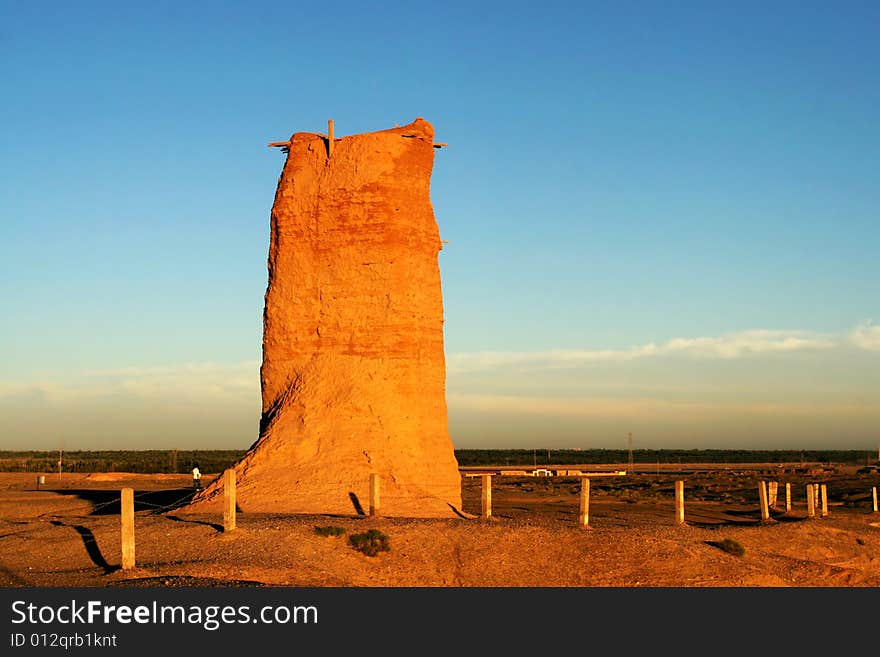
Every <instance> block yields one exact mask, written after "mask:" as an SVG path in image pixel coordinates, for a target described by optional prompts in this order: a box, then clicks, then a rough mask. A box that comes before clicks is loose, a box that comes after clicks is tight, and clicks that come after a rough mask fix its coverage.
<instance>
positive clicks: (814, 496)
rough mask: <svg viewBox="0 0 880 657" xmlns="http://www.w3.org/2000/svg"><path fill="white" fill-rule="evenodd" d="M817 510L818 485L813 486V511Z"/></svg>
mask: <svg viewBox="0 0 880 657" xmlns="http://www.w3.org/2000/svg"><path fill="white" fill-rule="evenodd" d="M818 508H819V484H813V509H818Z"/></svg>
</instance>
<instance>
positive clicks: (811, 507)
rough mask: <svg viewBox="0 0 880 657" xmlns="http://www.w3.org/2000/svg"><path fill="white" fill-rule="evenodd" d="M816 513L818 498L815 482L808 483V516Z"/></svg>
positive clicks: (810, 516)
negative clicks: (816, 496)
mask: <svg viewBox="0 0 880 657" xmlns="http://www.w3.org/2000/svg"><path fill="white" fill-rule="evenodd" d="M815 515H816V498H815V497H814V493H813V484H807V518H812V517H813V516H815Z"/></svg>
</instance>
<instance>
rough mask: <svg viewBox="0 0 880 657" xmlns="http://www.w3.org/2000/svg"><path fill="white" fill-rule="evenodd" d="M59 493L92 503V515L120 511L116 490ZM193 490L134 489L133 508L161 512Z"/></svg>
mask: <svg viewBox="0 0 880 657" xmlns="http://www.w3.org/2000/svg"><path fill="white" fill-rule="evenodd" d="M53 492H55V493H58V494H59V495H70V496H72V497H77V498H79V499H81V500H83V501H85V502H89V503H90V504H91V505H92V512H91V514H90V515H93V516H106V515H118V514H119V513H120V512H121V505H120V499H119V498H120V492H119V491H118V490H95V489H86V488H84V489H59V490H55V491H53ZM193 493H195V491H194V490H193V489H191V488H169V489H163V490H149V491H135V492H134V510H135V511H153V512H154V513H163V512H165V511H169V510H171V509H174V508H177V507H179V506H182V505H184V504H186V503H188V502H189V501H190V500H191V499H192V497H193Z"/></svg>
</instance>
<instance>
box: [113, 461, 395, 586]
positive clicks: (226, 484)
mask: <svg viewBox="0 0 880 657" xmlns="http://www.w3.org/2000/svg"><path fill="white" fill-rule="evenodd" d="M120 504H121V512H120V516H121V523H122V528H121V537H122V569H123V570H128V569H130V568H134V566H135V557H134V489H133V488H123V489H122V491H121V495H120ZM236 509H237V507H236V501H235V468H229V469H228V470H226V471H224V472H223V531H224V532H231V531H233V530H234V529H235V528H236ZM378 514H379V475H378V474H376V473H372V474H371V475H370V515H371V516H375V515H378Z"/></svg>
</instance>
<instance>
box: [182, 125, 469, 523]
mask: <svg viewBox="0 0 880 657" xmlns="http://www.w3.org/2000/svg"><path fill="white" fill-rule="evenodd" d="M334 137H335V138H334V139H333V142H332V157H329V149H328V146H327V136H326V135H322V134H319V133H304V132H298V133H295V134H294V135H293V136H292V137H291V139H290V140H289V142H284V143H283V144H281V143H279V144H273V145H283V146H284V147H285V148H286V149H288V155H287V160H286V163H285V165H284V169H283V171H282V173H281V176H280V179H279V181H278V188H277V191H276V194H275V202H274V205H273V207H272V215H271V236H270V244H269V257H268V286H267V289H266V295H265V305H264V313H263V362H262V366H261V369H260V379H261V385H262V398H263V408H262V419H261V422H260V435H259V438H258V440H257V441H256V442H255V443H254V444H253V445H252V447H251V448H250V450H249V451H248V453H247V454H246V455H245V456H244V457H243V459H242V460H241V461H240V462H239V463H238V464H236V466H235V469H236V475H237V476H236V479H237V502H238V505H239V508H240V509H241V510H242V511H243V512H260V511H271V512H275V513H277V512H287V513H343V514H344V513H351V514H354V513H356V512H357V510H358V509H359V508H360V509H362V508H363V507H364V506H366V505H367V504H368V502H369V500H367V499H364V497H365V493H366V494H368V490H369V482H370V477H371V475H375V476H376V477H379V478H381V481H382V515H384V516H404V517H447V516H448V517H453V516H455V515H456V510H459V511H460V509H461V479H460V474H459V471H458V463H457V461H456V458H455V453H454V448H453V444H452V440H451V438H450V435H449V431H448V424H447V407H446V393H445V385H446V364H445V355H444V346H443V300H442V297H441V284H440V270H439V263H438V255H439V252H440V249H441V248H442V243H441V240H440V234H439V230H438V226H437V222H436V221H435V219H434V212H433V208H432V205H431V200H430V179H431V173H432V169H433V163H434V153H435V148H434V130H433V127H432V126H431V124H430V123H428V122H427V121H425V120H423V119H421V118H417V119H416V120H415V121H414V122H413V123H411V124H409V125H405V126H401V127H395V128H392V129H388V130H382V131H378V132H370V133H365V134H357V135H352V136H348V137H338V136H334ZM215 492H216V491H214V490H213V487H210V486H209V487H208V488H206V489H205V491H203V492H202V493H201V494H200V495H199V496H197V498H196V499H195V501H194V503H193V504H192V505H191V508H193V509H197V508H199V507H200V506H204V505H206V504H208V502H209V501H211V500H213V496H214V493H215Z"/></svg>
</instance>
